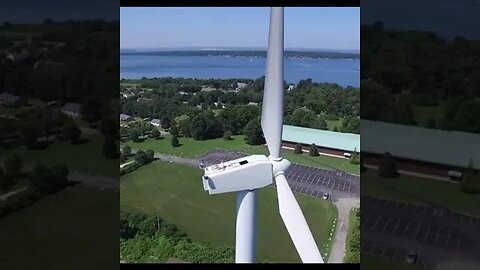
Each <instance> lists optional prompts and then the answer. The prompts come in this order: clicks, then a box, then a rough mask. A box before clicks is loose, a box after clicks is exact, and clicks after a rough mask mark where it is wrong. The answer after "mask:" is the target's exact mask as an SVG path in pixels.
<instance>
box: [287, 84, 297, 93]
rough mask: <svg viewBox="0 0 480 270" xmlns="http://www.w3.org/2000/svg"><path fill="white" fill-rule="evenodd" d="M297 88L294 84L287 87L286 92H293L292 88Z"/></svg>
mask: <svg viewBox="0 0 480 270" xmlns="http://www.w3.org/2000/svg"><path fill="white" fill-rule="evenodd" d="M295 87H297V86H296V85H295V84H290V85H288V88H287V91H290V90H293V88H295Z"/></svg>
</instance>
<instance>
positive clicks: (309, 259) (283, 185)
mask: <svg viewBox="0 0 480 270" xmlns="http://www.w3.org/2000/svg"><path fill="white" fill-rule="evenodd" d="M275 182H276V184H277V194H278V207H279V210H280V216H281V217H282V219H283V223H285V227H287V231H288V233H289V234H290V238H291V239H292V241H293V244H294V245H295V248H296V249H297V252H298V255H300V258H301V259H302V262H304V263H323V258H322V256H321V255H320V251H319V250H318V247H317V244H316V243H315V239H314V238H313V235H312V232H311V231H310V228H309V227H308V224H307V221H306V220H305V217H304V216H303V213H302V210H301V209H300V206H299V205H298V202H297V200H296V199H295V196H294V195H293V192H292V190H291V189H290V186H289V185H288V183H287V179H286V178H285V176H284V175H283V174H280V175H277V177H275Z"/></svg>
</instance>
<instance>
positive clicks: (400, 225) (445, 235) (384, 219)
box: [361, 196, 480, 255]
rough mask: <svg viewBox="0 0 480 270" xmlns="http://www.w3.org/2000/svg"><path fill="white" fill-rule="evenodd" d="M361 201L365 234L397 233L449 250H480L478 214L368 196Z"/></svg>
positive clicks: (409, 239)
mask: <svg viewBox="0 0 480 270" xmlns="http://www.w3.org/2000/svg"><path fill="white" fill-rule="evenodd" d="M361 201H362V209H364V210H363V211H362V213H361V227H362V232H363V233H362V235H365V236H366V235H368V236H373V237H376V238H379V239H381V238H382V237H387V236H388V237H395V238H398V239H402V240H405V241H415V242H416V243H418V244H420V245H423V246H425V247H428V246H429V247H435V248H439V249H443V250H450V251H453V250H457V251H462V252H465V251H468V252H477V251H480V231H479V230H478V228H480V218H479V217H475V216H470V215H465V214H461V213H456V212H453V211H451V210H448V209H445V208H439V207H431V206H425V205H414V204H407V203H403V202H397V201H393V200H386V199H379V198H373V197H367V196H362V198H361ZM362 241H363V240H362ZM377 245H380V244H379V243H378V244H377ZM367 248H368V246H367ZM374 253H375V252H374ZM387 253H388V252H387ZM388 254H389V253H388ZM388 254H387V255H388Z"/></svg>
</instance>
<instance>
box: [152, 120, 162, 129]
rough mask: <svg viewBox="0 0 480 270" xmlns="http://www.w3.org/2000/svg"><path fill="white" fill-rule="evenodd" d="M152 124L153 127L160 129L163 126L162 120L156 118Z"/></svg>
mask: <svg viewBox="0 0 480 270" xmlns="http://www.w3.org/2000/svg"><path fill="white" fill-rule="evenodd" d="M150 124H151V125H152V126H155V127H159V126H160V125H161V124H162V120H160V119H156V118H155V119H152V121H150Z"/></svg>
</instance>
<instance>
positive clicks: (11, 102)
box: [0, 92, 27, 107]
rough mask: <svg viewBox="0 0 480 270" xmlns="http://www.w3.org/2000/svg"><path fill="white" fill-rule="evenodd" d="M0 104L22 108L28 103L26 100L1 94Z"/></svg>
mask: <svg viewBox="0 0 480 270" xmlns="http://www.w3.org/2000/svg"><path fill="white" fill-rule="evenodd" d="M0 104H2V105H4V106H7V107H20V106H24V105H26V104H27V101H26V99H25V98H22V97H19V96H15V95H12V94H9V93H6V92H5V93H2V94H0Z"/></svg>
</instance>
